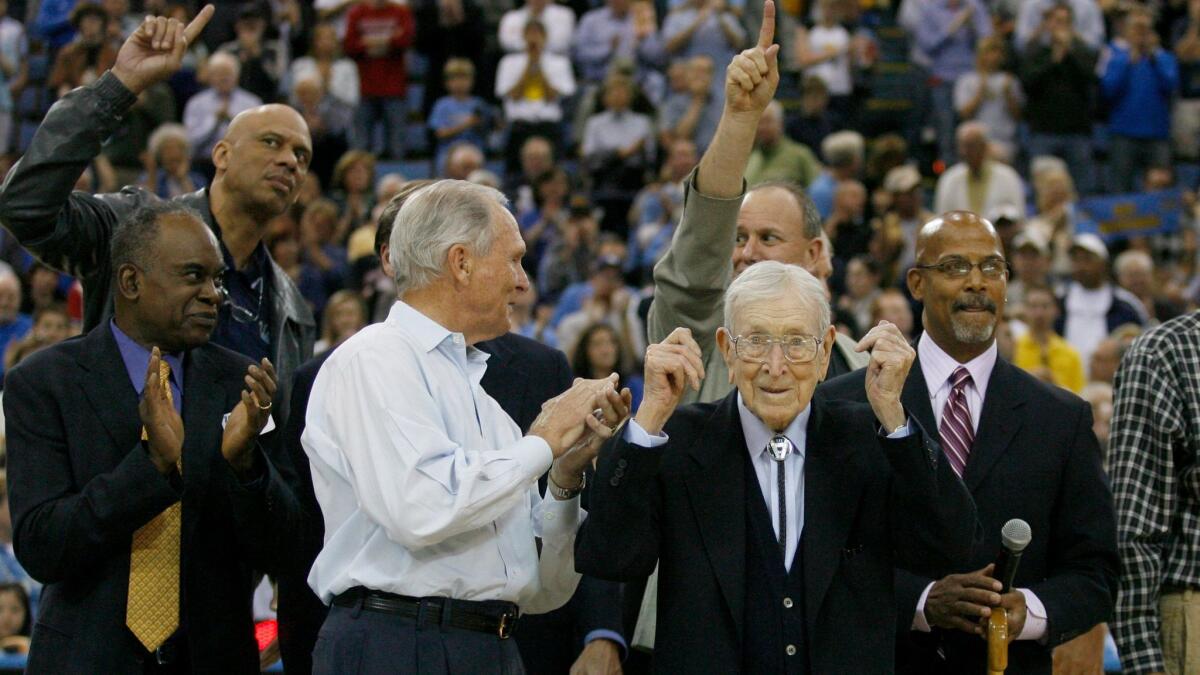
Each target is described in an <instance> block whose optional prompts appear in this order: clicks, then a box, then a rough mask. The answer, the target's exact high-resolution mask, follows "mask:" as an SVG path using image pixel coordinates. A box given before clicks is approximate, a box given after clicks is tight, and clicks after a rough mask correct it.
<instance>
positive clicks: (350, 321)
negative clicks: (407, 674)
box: [313, 289, 367, 356]
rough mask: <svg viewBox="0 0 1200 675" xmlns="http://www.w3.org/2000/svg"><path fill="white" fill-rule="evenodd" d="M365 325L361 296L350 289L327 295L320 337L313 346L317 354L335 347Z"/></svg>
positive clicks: (365, 313) (364, 311)
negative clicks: (327, 299)
mask: <svg viewBox="0 0 1200 675" xmlns="http://www.w3.org/2000/svg"><path fill="white" fill-rule="evenodd" d="M366 325H367V309H366V306H364V305H363V301H362V297H361V296H359V294H358V293H356V292H354V291H350V290H345V289H343V290H340V291H337V292H336V293H334V294H333V295H331V296H329V302H327V303H325V312H324V314H323V316H322V317H321V339H320V340H317V342H316V344H315V345H314V346H313V353H314V354H316V355H317V356H320V355H321V354H324V353H325V352H327V351H329V350H330V349H333V348H334V347H337V346H338V345H340V344H342V343H343V342H345V341H346V338H348V337H350V336H351V335H354V334H355V333H357V332H358V331H360V330H362V329H363V327H364V326H366Z"/></svg>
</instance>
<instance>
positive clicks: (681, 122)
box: [658, 54, 722, 153]
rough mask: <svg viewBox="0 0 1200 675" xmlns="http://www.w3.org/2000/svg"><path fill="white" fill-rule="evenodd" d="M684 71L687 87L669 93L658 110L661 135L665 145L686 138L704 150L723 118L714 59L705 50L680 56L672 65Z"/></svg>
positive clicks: (697, 147)
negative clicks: (704, 52) (693, 54)
mask: <svg viewBox="0 0 1200 675" xmlns="http://www.w3.org/2000/svg"><path fill="white" fill-rule="evenodd" d="M676 67H678V68H680V69H682V70H683V71H684V73H685V75H684V78H685V87H684V89H683V90H681V91H673V92H671V93H670V94H668V95H667V99H666V101H664V102H663V105H662V107H661V108H660V109H659V114H658V128H659V134H660V135H659V138H660V139H661V141H662V144H663V147H667V145H668V144H669V143H670V142H671V141H673V140H675V139H686V140H690V141H692V142H693V143H695V144H696V149H697V150H698V151H699V152H701V153H703V152H704V150H705V149H707V148H708V144H709V142H711V141H712V137H713V134H715V133H716V132H717V122H719V121H721V106H722V102H721V97H720V96H719V95H717V94H714V93H713V88H712V80H713V60H712V58H710V57H708V56H705V55H703V54H701V55H699V56H693V57H692V58H690V59H681V60H679V61H676V62H675V63H673V64H672V68H676Z"/></svg>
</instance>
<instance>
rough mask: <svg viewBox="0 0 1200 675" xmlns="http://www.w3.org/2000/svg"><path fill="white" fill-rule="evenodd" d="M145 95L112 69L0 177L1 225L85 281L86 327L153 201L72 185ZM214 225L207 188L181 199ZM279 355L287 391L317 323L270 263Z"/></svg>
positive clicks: (103, 310)
mask: <svg viewBox="0 0 1200 675" xmlns="http://www.w3.org/2000/svg"><path fill="white" fill-rule="evenodd" d="M136 100H137V97H136V96H134V94H133V93H132V92H131V91H129V90H128V89H127V88H126V87H125V85H123V84H122V83H121V81H120V80H118V79H117V78H116V77H115V76H114V75H113V74H112V73H111V72H107V73H105V74H104V75H103V76H102V77H100V79H98V80H97V81H96V82H95V83H93V84H91V85H88V86H86V87H80V88H78V89H76V90H74V91H72V92H71V93H69V94H67V95H66V96H64V97H63V98H62V99H61V100H59V101H58V102H57V103H55V104H54V106H53V107H51V108H50V111H49V112H48V113H46V118H45V119H44V120H42V124H41V126H40V127H39V128H38V130H37V133H35V134H34V136H33V140H32V142H31V143H30V145H29V149H28V150H27V151H26V152H25V155H24V157H22V158H21V160H20V161H18V162H17V163H16V165H14V166H13V168H12V170H11V171H10V172H9V174H8V177H7V178H6V179H5V181H4V184H3V185H0V223H2V224H3V225H4V227H6V228H7V229H8V230H9V231H10V232H12V234H13V236H15V237H16V238H17V240H18V241H19V242H21V244H22V245H23V246H25V248H27V249H29V250H30V251H31V252H32V253H33V254H34V255H35V256H37V257H38V259H40V260H41V261H42V262H44V263H46V264H47V265H50V266H51V267H54V268H56V269H59V270H62V271H64V272H67V273H68V274H71V275H74V276H75V277H77V278H79V279H80V280H81V281H82V283H83V301H84V317H83V323H84V332H87V331H90V330H91V329H92V328H93V327H95V326H96V325H97V324H99V323H100V322H101V321H103V320H105V319H107V318H108V317H110V316H112V312H113V302H112V265H111V262H110V258H109V241H110V239H111V237H112V232H113V229H114V228H115V227H116V226H117V224H118V223H119V222H120V221H121V220H122V219H123V218H126V217H127V216H129V215H130V214H132V213H133V212H134V211H135V210H136V209H137V208H138V207H139V206H141V205H142V204H144V203H146V202H147V201H150V200H154V199H158V197H156V196H155V195H153V194H151V193H150V192H147V191H146V190H144V189H142V188H140V187H134V186H127V187H125V188H124V189H122V190H121V191H120V192H116V193H112V194H101V195H90V194H87V193H84V192H76V191H73V190H74V186H75V182H76V181H77V180H78V179H79V176H80V175H81V174H83V171H84V169H85V168H86V167H87V165H88V164H89V163H90V162H91V161H92V160H93V159H94V158H95V157H96V155H98V154H100V146H101V144H103V142H104V140H105V139H107V138H108V137H109V136H110V135H111V134H112V132H113V131H114V130H115V129H116V128H117V127H118V126H119V125H120V124H121V120H122V118H123V116H124V115H125V113H126V112H127V111H128V110H129V108H130V106H132V105H133V103H134V101H136ZM176 199H177V200H178V201H179V202H181V203H183V204H186V205H187V206H190V207H192V208H194V209H195V210H196V211H198V212H199V213H200V214H201V215H202V216H203V217H204V221H205V222H206V223H208V226H209V227H214V225H215V223H214V220H213V215H212V210H211V209H210V208H209V204H208V192H207V190H199V191H197V192H193V193H191V194H187V195H182V196H180V197H177V198H176ZM271 274H272V276H271V289H272V292H271V305H272V307H271V317H272V322H271V354H272V361H273V362H274V364H275V369H276V372H277V373H278V377H279V386H280V388H281V390H283V389H286V388H287V385H290V384H291V380H292V374H293V373H294V372H295V371H296V368H298V367H299V366H300V364H302V363H304V362H305V361H306V360H308V358H310V357H311V356H312V351H313V342H314V341H315V340H316V322H315V321H314V320H313V315H312V311H311V310H310V309H309V307H308V304H307V303H306V302H305V301H304V298H303V296H301V295H300V291H299V290H298V289H297V288H296V285H295V284H294V283H292V280H291V279H290V278H289V277H288V275H287V274H286V273H285V272H284V271H283V269H281V268H280V267H279V266H278V265H276V264H275V261H274V260H272V261H271ZM288 398H289V397H288V396H287V392H286V391H280V392H279V393H278V394H277V395H276V397H275V410H276V421H277V422H278V423H280V424H282V423H283V421H284V420H286V418H287V406H288V403H289V400H288Z"/></svg>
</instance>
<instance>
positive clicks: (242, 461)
mask: <svg viewBox="0 0 1200 675" xmlns="http://www.w3.org/2000/svg"><path fill="white" fill-rule="evenodd" d="M275 382H276V378H275V366H273V365H271V361H270V359H263V360H262V362H261V363H260V364H258V365H252V366H250V367H249V368H247V369H246V377H245V383H246V388H245V389H243V390H242V401H241V403H238V404H237V406H235V407H234V409H233V412H232V413H230V415H229V420H228V421H227V422H226V423H225V433H224V435H223V436H222V437H221V454H222V455H223V456H224V457H225V460H226V461H228V462H229V463H230V464H231V465H233V468H234V469H236V470H237V471H239V472H246V471H249V470H250V468H251V467H252V466H253V464H254V453H253V452H251V448H253V447H254V441H255V439H256V438H258V435H259V433H261V432H262V430H263V427H265V426H267V420H268V419H270V418H271V407H272V405H273V403H272V402H273V400H274V398H275Z"/></svg>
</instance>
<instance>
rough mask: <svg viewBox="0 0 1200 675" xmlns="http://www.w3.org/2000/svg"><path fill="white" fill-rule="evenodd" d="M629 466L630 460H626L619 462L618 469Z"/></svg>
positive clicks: (619, 460)
mask: <svg viewBox="0 0 1200 675" xmlns="http://www.w3.org/2000/svg"><path fill="white" fill-rule="evenodd" d="M627 466H629V460H625V459H618V460H617V468H619V469H624V468H625V467H627Z"/></svg>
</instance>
